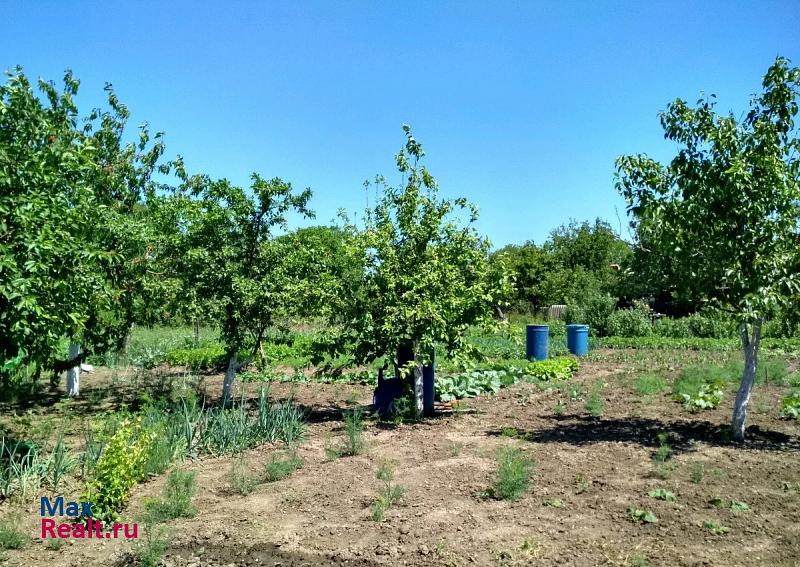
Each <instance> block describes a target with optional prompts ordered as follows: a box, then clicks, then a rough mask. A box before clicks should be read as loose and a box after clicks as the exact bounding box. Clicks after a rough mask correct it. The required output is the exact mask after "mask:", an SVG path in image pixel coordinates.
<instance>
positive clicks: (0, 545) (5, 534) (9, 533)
mask: <svg viewBox="0 0 800 567" xmlns="http://www.w3.org/2000/svg"><path fill="white" fill-rule="evenodd" d="M21 522H22V520H21V518H20V517H19V514H16V513H10V514H8V515H7V516H6V517H5V518H3V519H2V520H0V550H6V549H21V548H23V547H25V545H26V544H27V543H28V536H27V534H26V533H25V532H24V531H23V530H22V528H21V527H20V524H21Z"/></svg>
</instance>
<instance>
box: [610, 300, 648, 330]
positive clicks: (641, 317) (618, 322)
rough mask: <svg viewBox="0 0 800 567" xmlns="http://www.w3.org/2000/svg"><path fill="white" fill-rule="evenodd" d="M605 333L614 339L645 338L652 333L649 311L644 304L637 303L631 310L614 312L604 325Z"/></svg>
mask: <svg viewBox="0 0 800 567" xmlns="http://www.w3.org/2000/svg"><path fill="white" fill-rule="evenodd" d="M606 325H607V329H606V332H607V333H608V334H609V335H613V336H615V337H646V336H648V335H651V334H652V332H653V326H652V323H651V321H650V309H649V307H647V304H645V303H637V304H636V306H635V307H633V308H631V309H621V310H619V311H614V312H613V313H612V314H611V315H610V316H609V317H608V321H607V323H606Z"/></svg>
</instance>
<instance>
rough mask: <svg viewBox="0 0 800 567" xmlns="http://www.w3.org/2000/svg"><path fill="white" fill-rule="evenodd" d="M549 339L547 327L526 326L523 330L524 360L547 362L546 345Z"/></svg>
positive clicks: (548, 328)
mask: <svg viewBox="0 0 800 567" xmlns="http://www.w3.org/2000/svg"><path fill="white" fill-rule="evenodd" d="M549 337H550V327H549V326H548V325H528V326H527V327H526V328H525V358H527V359H528V360H530V359H531V358H533V359H534V360H547V344H548V340H549Z"/></svg>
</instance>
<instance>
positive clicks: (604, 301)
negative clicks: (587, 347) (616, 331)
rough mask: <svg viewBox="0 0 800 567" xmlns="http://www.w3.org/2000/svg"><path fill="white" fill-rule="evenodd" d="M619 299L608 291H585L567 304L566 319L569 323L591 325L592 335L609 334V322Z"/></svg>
mask: <svg viewBox="0 0 800 567" xmlns="http://www.w3.org/2000/svg"><path fill="white" fill-rule="evenodd" d="M616 305H617V300H616V299H615V298H614V297H612V296H611V295H609V294H607V293H593V292H591V291H589V292H584V293H582V294H581V295H579V296H578V297H577V298H575V299H574V300H573V301H571V302H570V303H568V304H567V310H566V312H565V313H564V320H565V321H566V322H567V323H578V324H582V325H589V333H591V335H592V336H596V337H604V336H606V335H608V334H609V328H608V322H609V318H610V317H611V315H612V314H613V313H614V308H615V307H616Z"/></svg>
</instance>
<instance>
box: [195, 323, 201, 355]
mask: <svg viewBox="0 0 800 567" xmlns="http://www.w3.org/2000/svg"><path fill="white" fill-rule="evenodd" d="M199 346H200V320H199V319H195V320H194V348H197V347H199Z"/></svg>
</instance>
